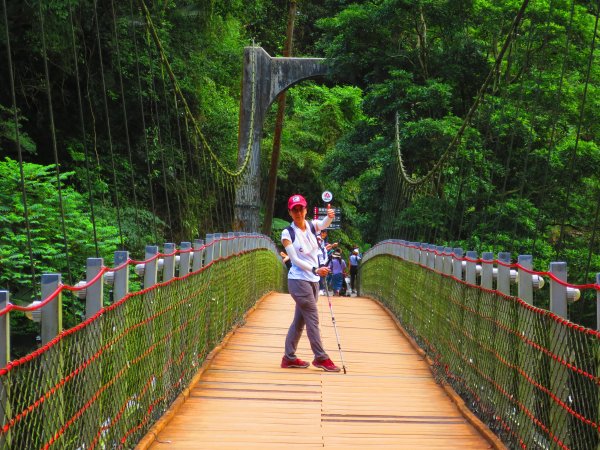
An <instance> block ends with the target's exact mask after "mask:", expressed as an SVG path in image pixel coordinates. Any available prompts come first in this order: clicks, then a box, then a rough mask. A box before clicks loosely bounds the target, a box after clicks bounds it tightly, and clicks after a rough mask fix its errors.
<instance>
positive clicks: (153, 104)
mask: <svg viewBox="0 0 600 450" xmlns="http://www.w3.org/2000/svg"><path fill="white" fill-rule="evenodd" d="M146 40H147V41H150V37H149V36H147V37H146ZM148 48H151V47H150V44H149V42H148ZM159 59H160V58H159ZM150 79H151V82H152V94H153V95H152V102H151V103H150V116H151V117H152V119H153V121H154V124H155V127H156V130H155V132H156V138H155V139H156V143H157V145H158V148H159V151H160V161H161V165H162V179H163V187H164V191H165V206H166V207H167V223H168V224H169V235H170V236H171V240H173V239H172V236H173V220H172V218H171V204H170V202H169V188H168V185H167V174H166V166H165V157H164V148H163V143H162V134H161V130H160V112H159V110H158V89H157V88H156V80H155V77H154V68H153V65H152V59H151V62H150ZM154 114H156V115H154Z"/></svg>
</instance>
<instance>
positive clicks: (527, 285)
mask: <svg viewBox="0 0 600 450" xmlns="http://www.w3.org/2000/svg"><path fill="white" fill-rule="evenodd" d="M517 262H518V263H519V265H520V266H522V267H524V268H525V269H528V270H533V256H532V255H519V258H518V259H517ZM517 296H518V297H519V298H520V299H521V300H523V301H524V302H526V303H528V304H530V305H533V276H532V274H531V273H529V272H527V271H526V270H523V269H521V268H519V283H518V293H517Z"/></svg>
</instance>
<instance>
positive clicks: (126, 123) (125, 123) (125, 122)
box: [110, 0, 140, 236]
mask: <svg viewBox="0 0 600 450" xmlns="http://www.w3.org/2000/svg"><path fill="white" fill-rule="evenodd" d="M110 8H111V11H112V21H113V33H114V36H115V46H116V50H117V72H118V74H119V87H120V90H121V105H122V108H123V127H124V130H125V145H126V146H127V155H128V156H129V176H130V179H131V190H132V193H133V205H134V208H135V226H136V229H137V230H136V231H138V230H139V226H140V218H139V212H138V209H139V208H138V201H137V192H136V188H135V175H134V173H133V156H132V154H131V139H130V137H129V118H128V117H127V106H126V104H125V88H124V87H123V73H122V67H121V51H120V48H119V32H118V30H117V17H116V14H115V4H114V2H113V1H112V0H111V1H110ZM137 234H138V233H137V232H136V233H135V235H136V236H137Z"/></svg>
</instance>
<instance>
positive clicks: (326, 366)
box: [312, 358, 340, 372]
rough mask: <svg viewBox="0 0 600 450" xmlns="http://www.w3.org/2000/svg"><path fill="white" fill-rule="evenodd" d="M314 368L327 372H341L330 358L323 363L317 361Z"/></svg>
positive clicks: (314, 362)
mask: <svg viewBox="0 0 600 450" xmlns="http://www.w3.org/2000/svg"><path fill="white" fill-rule="evenodd" d="M312 364H313V366H315V367H318V368H319V369H323V370H324V371H325V372H339V371H340V368H339V367H338V366H336V365H335V364H334V363H333V361H332V360H330V359H329V358H327V359H324V360H323V361H317V360H316V359H315V360H314V361H313V362H312Z"/></svg>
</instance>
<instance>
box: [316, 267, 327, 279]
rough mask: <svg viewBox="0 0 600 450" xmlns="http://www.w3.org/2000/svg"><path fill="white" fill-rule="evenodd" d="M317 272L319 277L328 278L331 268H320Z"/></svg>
mask: <svg viewBox="0 0 600 450" xmlns="http://www.w3.org/2000/svg"><path fill="white" fill-rule="evenodd" d="M315 272H317V275H319V276H320V277H326V276H327V275H328V274H329V268H328V267H319V268H318V269H317V270H315Z"/></svg>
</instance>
